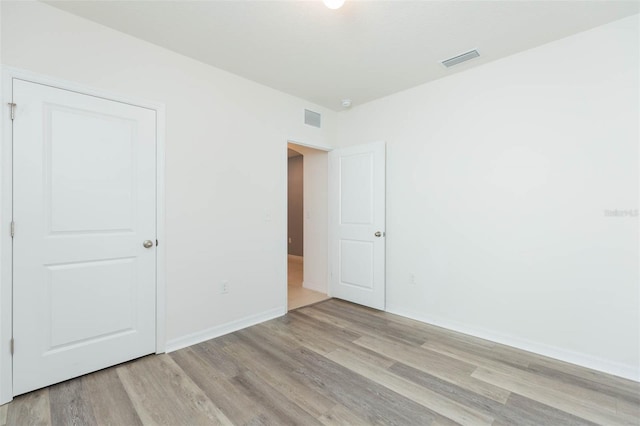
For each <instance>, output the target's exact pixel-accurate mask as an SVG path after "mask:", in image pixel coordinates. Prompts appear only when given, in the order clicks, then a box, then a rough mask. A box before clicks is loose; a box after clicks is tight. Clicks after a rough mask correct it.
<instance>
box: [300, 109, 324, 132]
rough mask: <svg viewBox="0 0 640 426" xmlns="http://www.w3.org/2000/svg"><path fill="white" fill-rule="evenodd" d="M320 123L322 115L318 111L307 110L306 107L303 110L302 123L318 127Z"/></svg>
mask: <svg viewBox="0 0 640 426" xmlns="http://www.w3.org/2000/svg"><path fill="white" fill-rule="evenodd" d="M321 123H322V115H320V113H318V112H314V111H309V110H308V109H305V110H304V124H308V125H309V126H313V127H317V128H320V126H321Z"/></svg>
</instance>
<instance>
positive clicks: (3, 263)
mask: <svg viewBox="0 0 640 426" xmlns="http://www.w3.org/2000/svg"><path fill="white" fill-rule="evenodd" d="M14 79H19V80H24V81H28V82H32V83H37V84H43V85H47V86H51V87H56V88H59V89H64V90H69V91H72V92H77V93H81V94H84V95H90V96H96V97H99V98H104V99H107V100H112V101H116V102H122V103H126V104H130V105H134V106H138V107H142V108H147V109H150V110H153V111H155V112H156V236H157V239H158V242H159V244H158V246H157V247H156V353H164V352H165V348H166V309H165V301H166V274H165V255H166V251H165V246H166V240H165V106H164V104H162V103H158V102H151V101H146V100H141V99H136V98H131V97H129V96H121V95H119V94H114V93H111V92H106V91H104V90H100V89H94V88H91V87H88V86H84V85H81V84H77V83H74V82H70V81H65V80H60V79H57V78H53V77H48V76H45V75H41V74H36V73H33V72H30V71H25V70H21V69H17V68H12V67H6V66H3V67H2V88H1V91H0V93H1V99H2V106H1V108H0V111H1V114H2V117H1V118H0V123H1V124H2V131H1V132H0V168H1V172H0V404H5V403H7V402H9V401H11V400H12V399H13V356H12V355H11V350H10V340H11V338H12V335H13V303H12V300H13V291H12V290H13V271H12V267H13V253H12V240H11V233H10V223H11V219H12V217H13V181H12V179H13V161H12V159H13V134H12V125H11V111H10V107H9V103H10V102H12V98H13V90H12V82H13V80H14ZM19 108H20V106H19V105H18V106H17V107H16V114H20V112H19ZM17 228H19V225H18V226H17ZM17 232H20V231H19V230H17Z"/></svg>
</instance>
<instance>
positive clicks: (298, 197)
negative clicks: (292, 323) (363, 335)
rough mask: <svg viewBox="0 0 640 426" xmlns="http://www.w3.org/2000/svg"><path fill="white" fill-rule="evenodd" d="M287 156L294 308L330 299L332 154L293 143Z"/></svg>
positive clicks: (290, 277) (290, 278) (289, 290)
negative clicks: (329, 175)
mask: <svg viewBox="0 0 640 426" xmlns="http://www.w3.org/2000/svg"><path fill="white" fill-rule="evenodd" d="M287 156H288V161H287V167H288V174H287V176H288V182H287V194H288V198H287V204H288V206H287V207H288V208H287V222H288V226H287V232H288V236H287V239H288V240H287V247H288V256H287V258H288V262H287V264H288V275H287V306H288V310H292V309H297V308H300V307H302V306H307V305H310V304H313V303H317V302H320V301H322V300H325V299H328V296H327V290H328V278H327V275H328V274H327V271H328V268H327V265H328V263H327V262H328V260H327V235H328V234H327V231H328V229H327V226H328V220H327V167H328V156H327V152H326V151H321V150H317V149H313V148H309V147H305V146H302V145H297V144H293V143H289V144H288V150H287Z"/></svg>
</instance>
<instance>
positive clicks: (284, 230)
mask: <svg viewBox="0 0 640 426" xmlns="http://www.w3.org/2000/svg"><path fill="white" fill-rule="evenodd" d="M290 143H292V144H295V145H300V146H304V147H307V148H312V149H317V150H318V151H324V152H327V153H328V152H331V151H333V150H334V149H335V148H334V147H331V146H329V145H323V144H316V143H306V142H300V141H299V140H297V139H294V138H288V139H287V140H286V141H285V143H284V147H283V149H284V152H283V153H282V156H281V158H283V159H284V167H282V170H283V172H284V188H285V190H284V210H283V211H284V212H285V213H284V214H285V220H284V225H283V228H282V240H281V241H282V242H283V244H282V247H283V249H284V251H283V253H284V257H283V259H284V261H283V262H284V270H285V277H286V278H287V279H286V280H284V286H283V289H284V295H283V299H284V313H283V315H284V314H286V313H287V312H289V284H288V282H287V281H288V279H289V260H288V259H289V257H288V256H289V244H288V243H287V239H288V236H289V227H288V225H289V218H288V215H287V212H288V211H289V210H288V209H289V187H288V185H287V180H288V174H287V167H288V165H289V163H288V162H287V160H288V157H287V149H288V148H289V144H290ZM328 167H329V164H327V168H328ZM327 238H329V235H328V234H327ZM330 272H331V263H330V262H329V259H327V277H329V273H330ZM330 291H331V289H330V285H329V283H327V296H329V297H331V294H330V293H329V292H330ZM0 309H1V307H0Z"/></svg>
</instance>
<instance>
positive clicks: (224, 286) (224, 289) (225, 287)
mask: <svg viewBox="0 0 640 426" xmlns="http://www.w3.org/2000/svg"><path fill="white" fill-rule="evenodd" d="M227 293H229V281H227V280H224V281H222V282H221V283H220V294H227Z"/></svg>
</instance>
